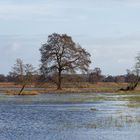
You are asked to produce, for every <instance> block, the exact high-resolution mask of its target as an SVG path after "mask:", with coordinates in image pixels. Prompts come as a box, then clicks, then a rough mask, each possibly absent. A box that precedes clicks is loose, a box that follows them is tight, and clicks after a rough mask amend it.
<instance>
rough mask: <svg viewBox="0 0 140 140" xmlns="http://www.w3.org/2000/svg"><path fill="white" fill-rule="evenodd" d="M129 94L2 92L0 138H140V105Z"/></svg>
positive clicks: (6, 139)
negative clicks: (17, 94)
mask: <svg viewBox="0 0 140 140" xmlns="http://www.w3.org/2000/svg"><path fill="white" fill-rule="evenodd" d="M126 96H127V95H126ZM126 96H125V98H124V97H123V98H122V97H120V95H112V94H111V93H110V94H109V93H106V94H105V93H104V94H99V93H98V94H95V93H80V94H79V93H73V94H72V93H69V94H68V93H67V94H41V95H37V96H8V95H5V94H2V93H1V94H0V140H128V139H130V140H140V106H137V107H129V104H130V103H131V102H130V101H129V100H127V99H126ZM128 96H132V95H128ZM133 96H134V95H133ZM135 96H139V95H135ZM138 104H139V103H138Z"/></svg>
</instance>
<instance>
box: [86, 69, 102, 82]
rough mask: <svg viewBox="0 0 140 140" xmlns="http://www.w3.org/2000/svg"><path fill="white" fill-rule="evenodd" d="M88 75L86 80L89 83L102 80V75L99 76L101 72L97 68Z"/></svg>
mask: <svg viewBox="0 0 140 140" xmlns="http://www.w3.org/2000/svg"><path fill="white" fill-rule="evenodd" d="M88 73H89V76H88V79H89V82H91V83H97V82H99V81H100V80H101V78H102V75H101V73H102V71H101V69H100V68H98V67H96V68H95V69H93V70H90V71H89V72H88Z"/></svg>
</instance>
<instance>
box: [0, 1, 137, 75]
mask: <svg viewBox="0 0 140 140" xmlns="http://www.w3.org/2000/svg"><path fill="white" fill-rule="evenodd" d="M52 33H60V34H64V33H66V34H67V35H69V36H72V38H73V40H74V41H75V42H77V43H79V44H80V45H81V46H82V47H83V48H85V49H86V50H87V51H88V52H90V54H91V59H92V64H91V66H90V68H91V69H94V68H95V67H100V68H101V70H102V72H103V74H106V75H109V74H111V75H121V74H125V73H126V69H132V68H133V66H134V63H135V57H136V56H137V53H138V52H140V1H139V0H22V1H20V0H0V73H3V74H8V72H9V71H11V67H12V66H13V65H14V63H15V60H16V59H17V58H21V59H23V60H24V62H25V63H32V64H33V65H34V66H35V67H37V68H38V67H39V65H40V57H41V55H40V52H39V49H40V47H41V45H42V44H43V43H46V41H47V37H48V35H49V34H52Z"/></svg>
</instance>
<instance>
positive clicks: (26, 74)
mask: <svg viewBox="0 0 140 140" xmlns="http://www.w3.org/2000/svg"><path fill="white" fill-rule="evenodd" d="M11 73H12V74H13V75H14V76H15V77H17V82H18V83H19V84H21V85H22V88H21V90H20V92H19V93H18V94H19V95H20V94H22V91H23V90H24V88H25V86H26V85H27V84H29V83H31V82H32V80H33V75H34V73H35V70H34V67H33V66H32V65H31V64H24V63H23V60H21V59H19V58H18V59H17V60H16V63H15V64H14V66H13V70H12V72H11Z"/></svg>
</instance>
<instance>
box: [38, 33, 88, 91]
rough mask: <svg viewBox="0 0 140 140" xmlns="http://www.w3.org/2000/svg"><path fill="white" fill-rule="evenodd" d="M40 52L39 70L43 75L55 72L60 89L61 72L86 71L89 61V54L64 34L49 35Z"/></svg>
mask: <svg viewBox="0 0 140 140" xmlns="http://www.w3.org/2000/svg"><path fill="white" fill-rule="evenodd" d="M40 52H41V62H42V64H41V68H40V70H41V72H42V73H43V74H45V75H46V74H49V73H53V74H54V73H57V81H56V84H57V89H61V83H62V73H64V72H70V73H72V72H76V71H77V70H80V71H82V72H84V71H87V70H88V67H89V64H90V63H91V61H90V54H89V53H88V52H87V51H86V50H85V49H83V48H82V47H81V46H80V45H79V44H76V43H75V42H73V40H72V38H71V37H70V36H67V35H66V34H62V35H60V34H56V33H53V34H51V35H49V36H48V40H47V43H46V44H43V45H42V47H41V49H40Z"/></svg>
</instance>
